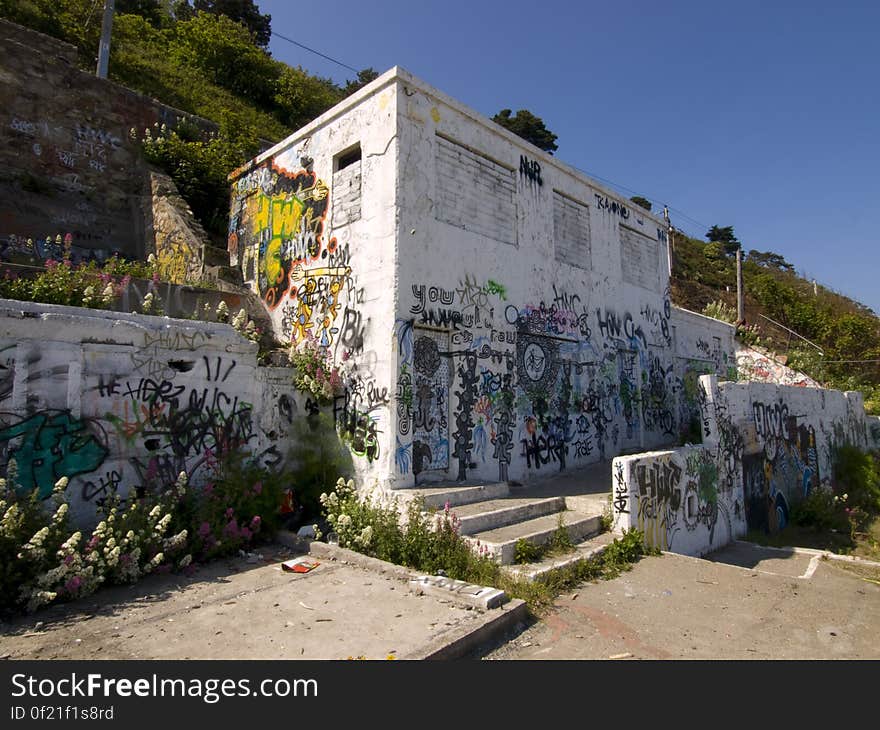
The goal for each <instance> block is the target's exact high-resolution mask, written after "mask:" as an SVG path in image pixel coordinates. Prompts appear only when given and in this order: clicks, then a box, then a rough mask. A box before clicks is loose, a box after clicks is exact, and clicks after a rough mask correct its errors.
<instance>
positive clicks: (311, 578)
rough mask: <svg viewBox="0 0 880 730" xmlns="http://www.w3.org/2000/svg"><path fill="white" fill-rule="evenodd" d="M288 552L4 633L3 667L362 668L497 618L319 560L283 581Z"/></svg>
mask: <svg viewBox="0 0 880 730" xmlns="http://www.w3.org/2000/svg"><path fill="white" fill-rule="evenodd" d="M290 554H291V553H290V551H287V550H285V549H284V548H281V547H273V548H271V549H270V550H264V551H263V559H262V560H260V561H259V562H256V561H255V562H248V561H247V560H246V559H244V558H237V559H235V560H229V561H225V560H224V561H218V562H215V563H213V564H212V565H210V566H209V567H206V568H202V569H200V570H199V572H197V573H196V574H195V575H194V576H192V577H191V578H183V577H181V576H174V577H172V576H162V577H159V576H154V577H150V578H148V579H146V580H144V581H141V582H140V583H138V584H136V585H134V586H127V587H115V588H110V589H107V590H102V591H99V592H98V593H97V594H95V595H93V596H91V597H89V598H87V599H83V600H81V601H77V602H74V603H70V604H66V605H59V606H56V607H52V608H49V609H47V610H44V611H40V612H38V613H36V614H34V615H32V616H30V617H26V618H22V619H19V620H17V621H14V622H12V623H6V624H0V657H4V658H11V659H22V658H24V659H190V658H191V659H221V658H222V659H257V658H260V659H283V658H287V659H301V658H302V659H346V658H348V657H350V656H351V657H358V656H364V657H366V658H368V659H386V658H387V657H388V656H389V655H393V656H394V657H398V658H406V657H419V656H424V655H426V654H427V653H430V652H431V651H432V650H435V649H436V648H438V647H442V646H444V645H446V644H448V643H450V642H452V641H455V640H456V639H458V638H460V637H462V636H467V635H468V634H469V633H470V632H472V631H474V630H475V629H477V628H479V627H480V626H482V625H483V624H485V623H486V619H487V616H489V615H491V614H497V613H499V612H500V609H496V610H495V611H494V612H488V613H484V612H482V611H479V610H476V609H472V608H466V607H464V606H462V605H460V604H457V603H452V602H450V601H448V600H445V599H442V598H438V597H436V596H431V595H419V594H418V592H417V591H414V590H412V589H411V587H410V585H409V583H408V582H406V581H403V580H400V579H399V578H397V577H394V576H389V575H388V574H382V573H379V572H375V571H371V570H365V569H364V568H361V567H357V566H355V565H351V564H343V563H341V562H333V561H329V560H322V562H321V565H319V566H318V567H317V568H316V569H314V570H313V571H312V572H310V573H305V574H296V573H288V572H282V571H281V569H280V567H279V563H280V561H281V560H283V559H284V558H286V557H290Z"/></svg>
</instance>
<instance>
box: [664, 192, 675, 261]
mask: <svg viewBox="0 0 880 730" xmlns="http://www.w3.org/2000/svg"><path fill="white" fill-rule="evenodd" d="M663 220H665V221H666V263H667V265H668V267H669V276H672V230H673V229H672V223H671V222H670V220H669V206H666V205H664V206H663Z"/></svg>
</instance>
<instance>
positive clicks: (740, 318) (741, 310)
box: [736, 249, 746, 324]
mask: <svg viewBox="0 0 880 730" xmlns="http://www.w3.org/2000/svg"><path fill="white" fill-rule="evenodd" d="M745 321H746V305H745V301H744V300H743V254H742V249H737V250H736V323H737V324H744V323H745Z"/></svg>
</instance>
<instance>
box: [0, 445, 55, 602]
mask: <svg viewBox="0 0 880 730" xmlns="http://www.w3.org/2000/svg"><path fill="white" fill-rule="evenodd" d="M16 472H17V469H16V464H15V460H14V459H11V460H10V461H9V465H8V466H7V471H6V479H0V611H8V610H9V609H11V608H13V607H15V606H17V605H19V604H21V603H30V602H31V599H32V596H31V589H35V588H36V587H37V586H36V584H37V577H38V576H39V575H41V574H42V573H44V572H45V571H47V570H48V569H49V568H51V567H53V566H54V565H55V564H56V562H57V554H58V551H59V550H61V549H62V546H63V545H64V543H65V542H66V541H67V540H68V539H69V537H70V529H69V525H68V511H69V508H68V505H67V502H66V501H65V499H64V490H65V489H67V478H66V477H64V478H62V479H59V480H58V482H57V483H56V484H55V487H54V489H53V491H52V495H51V497H50V498H49V499H47V500H45V501H43V500H41V499H40V498H39V497H38V490H33V491H31V492H29V493H22V491H21V490H20V489H19V488H18V484H17V473H16ZM54 599H55V594H54V593H53V592H52V591H51V590H50V589H48V588H47V589H45V595H44V596H41V597H40V598H39V599H38V603H37V604H36V605H39V603H40V602H49V601H51V600H54ZM34 607H36V606H34Z"/></svg>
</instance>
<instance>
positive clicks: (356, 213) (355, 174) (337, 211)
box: [330, 147, 361, 227]
mask: <svg viewBox="0 0 880 730" xmlns="http://www.w3.org/2000/svg"><path fill="white" fill-rule="evenodd" d="M330 200H331V205H332V212H331V216H332V218H333V226H334V227H338V226H344V225H348V224H349V223H353V222H354V221H356V220H359V219H360V217H361V149H360V147H357V148H355V149H353V150H350V151H348V152H346V153H345V154H342V155H339V156H338V157H337V159H336V171H335V172H334V173H333V189H332V190H331V191H330Z"/></svg>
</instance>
